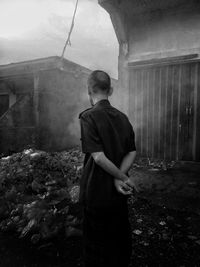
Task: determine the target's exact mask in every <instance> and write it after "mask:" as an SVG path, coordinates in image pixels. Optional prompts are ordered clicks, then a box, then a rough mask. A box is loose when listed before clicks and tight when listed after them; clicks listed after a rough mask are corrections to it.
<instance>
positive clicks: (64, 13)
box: [0, 0, 118, 78]
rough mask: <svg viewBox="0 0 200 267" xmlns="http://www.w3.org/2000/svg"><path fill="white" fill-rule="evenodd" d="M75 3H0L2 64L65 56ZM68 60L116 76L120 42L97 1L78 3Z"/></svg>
mask: <svg viewBox="0 0 200 267" xmlns="http://www.w3.org/2000/svg"><path fill="white" fill-rule="evenodd" d="M75 2H76V0H0V64H7V63H11V62H17V61H24V60H30V59H34V58H40V57H48V56H54V55H58V56H60V55H61V53H62V49H63V46H64V43H65V40H66V38H67V34H68V31H69V27H70V24H71V19H72V15H73V11H74V7H75ZM71 43H72V46H71V47H69V46H68V47H67V50H66V53H65V57H66V58H67V59H69V60H71V61H74V62H76V63H79V64H81V65H83V66H86V67H88V68H90V69H97V68H98V69H99V68H100V69H104V70H105V71H108V72H109V73H110V74H111V75H112V76H113V77H115V78H116V77H117V60H118V42H117V39H116V35H115V32H114V29H113V26H112V23H111V20H110V17H109V15H108V14H107V12H106V11H105V10H104V9H103V8H101V7H100V6H99V5H98V3H97V0H79V6H78V10H77V15H76V21H75V26H74V30H73V33H72V37H71Z"/></svg>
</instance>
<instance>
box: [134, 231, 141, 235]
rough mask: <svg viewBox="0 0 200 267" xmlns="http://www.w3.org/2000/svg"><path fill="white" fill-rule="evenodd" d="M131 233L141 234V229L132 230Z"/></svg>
mask: <svg viewBox="0 0 200 267" xmlns="http://www.w3.org/2000/svg"><path fill="white" fill-rule="evenodd" d="M133 233H134V234H136V235H141V234H142V231H140V230H134V231H133Z"/></svg>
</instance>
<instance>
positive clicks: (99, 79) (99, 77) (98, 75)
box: [88, 70, 111, 94]
mask: <svg viewBox="0 0 200 267" xmlns="http://www.w3.org/2000/svg"><path fill="white" fill-rule="evenodd" d="M88 86H89V90H92V92H93V93H98V92H99V93H103V94H108V93H109V91H110V88H111V80H110V76H109V75H108V74H107V73H106V72H104V71H102V70H95V71H93V72H92V73H91V74H90V76H89V78H88Z"/></svg>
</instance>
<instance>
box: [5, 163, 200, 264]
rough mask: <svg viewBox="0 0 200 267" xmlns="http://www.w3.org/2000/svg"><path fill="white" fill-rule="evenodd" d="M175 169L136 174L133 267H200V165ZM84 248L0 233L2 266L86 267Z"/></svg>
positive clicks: (75, 241) (141, 167) (76, 241)
mask: <svg viewBox="0 0 200 267" xmlns="http://www.w3.org/2000/svg"><path fill="white" fill-rule="evenodd" d="M172 165H173V166H170V167H169V166H168V167H167V168H166V166H164V167H163V166H162V167H161V166H160V165H159V164H158V165H155V164H154V165H149V166H148V167H147V166H146V165H145V164H135V166H134V168H133V169H132V175H133V176H134V177H136V179H137V184H138V186H139V187H140V190H141V191H140V193H138V194H136V195H135V196H132V197H131V198H130V199H129V207H130V221H131V225H132V238H133V253H132V259H131V265H130V266H154V267H156V266H179V267H184V266H191V267H193V266H196V267H198V266H200V230H199V229H200V179H199V177H200V175H199V174H200V165H199V164H194V163H187V164H186V163H184V164H182V163H179V164H172ZM81 242H82V241H81V238H80V237H76V238H69V239H65V238H64V237H63V236H62V235H60V236H58V237H57V238H56V239H54V240H50V241H48V242H47V243H44V244H43V245H41V246H40V247H38V246H36V245H32V244H30V243H29V241H26V240H19V239H18V238H17V237H15V236H14V235H13V234H11V233H10V234H8V233H6V234H5V233H0V266H1V267H25V266H27V267H33V266H35V267H42V266H44V267H47V266H48V267H57V266H60V267H62V266H68V267H78V266H82V259H81Z"/></svg>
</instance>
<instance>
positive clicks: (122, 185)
mask: <svg viewBox="0 0 200 267" xmlns="http://www.w3.org/2000/svg"><path fill="white" fill-rule="evenodd" d="M114 184H115V187H116V189H117V192H119V193H121V194H123V195H130V194H132V188H131V187H130V186H129V185H128V184H126V182H123V181H122V180H118V179H115V180H114Z"/></svg>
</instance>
